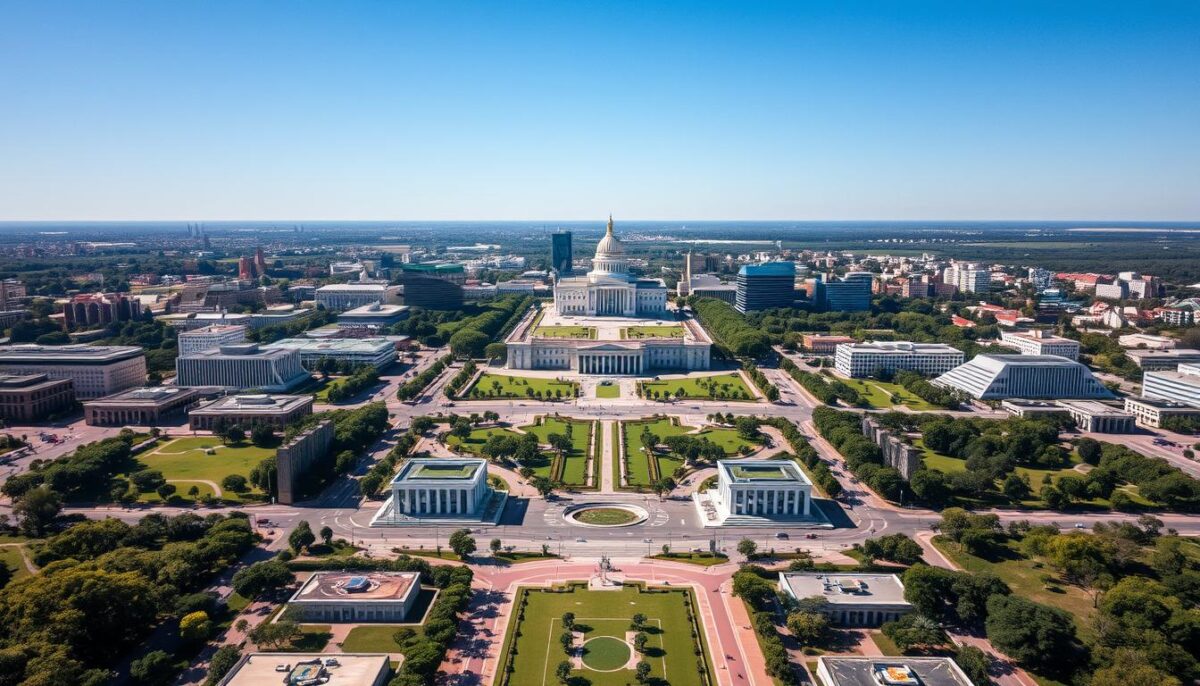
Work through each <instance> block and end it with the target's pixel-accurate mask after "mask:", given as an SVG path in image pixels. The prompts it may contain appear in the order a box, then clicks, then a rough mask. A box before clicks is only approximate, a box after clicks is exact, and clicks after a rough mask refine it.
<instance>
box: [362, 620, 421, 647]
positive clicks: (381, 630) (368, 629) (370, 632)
mask: <svg viewBox="0 0 1200 686" xmlns="http://www.w3.org/2000/svg"><path fill="white" fill-rule="evenodd" d="M403 628H405V627H404V626H401V625H396V624H371V625H362V626H356V627H354V628H353V629H351V630H350V633H348V634H346V638H345V639H344V640H343V641H342V652H344V653H401V654H403V653H404V651H405V650H406V649H407V646H404V645H401V644H399V643H396V639H395V638H394V636H395V635H396V632H397V631H400V630H401V629H403ZM409 628H412V629H416V635H417V636H420V635H421V630H420V629H419V628H417V627H409Z"/></svg>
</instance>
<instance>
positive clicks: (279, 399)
mask: <svg viewBox="0 0 1200 686" xmlns="http://www.w3.org/2000/svg"><path fill="white" fill-rule="evenodd" d="M312 409H313V397H312V396H311V395H268V394H266V393H251V394H243V395H227V396H224V397H222V398H217V399H216V400H211V401H209V402H207V403H204V404H202V405H199V406H197V407H196V408H195V409H193V410H191V411H190V412H188V423H189V425H190V427H191V429H192V430H193V431H211V430H212V429H214V428H216V427H220V426H241V427H247V428H248V427H252V426H257V425H262V426H269V427H272V428H275V429H282V428H284V427H286V426H287V425H288V424H291V423H292V422H295V421H297V420H299V419H301V418H302V417H307V416H308V415H310V414H312Z"/></svg>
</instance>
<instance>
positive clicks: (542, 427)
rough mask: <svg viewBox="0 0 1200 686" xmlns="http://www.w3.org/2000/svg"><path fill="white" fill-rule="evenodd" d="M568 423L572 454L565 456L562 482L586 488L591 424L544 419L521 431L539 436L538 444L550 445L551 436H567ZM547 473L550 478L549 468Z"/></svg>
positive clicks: (559, 419)
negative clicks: (568, 424)
mask: <svg viewBox="0 0 1200 686" xmlns="http://www.w3.org/2000/svg"><path fill="white" fill-rule="evenodd" d="M568 422H570V424H571V452H570V453H568V454H566V455H563V460H564V462H563V472H562V482H563V483H564V484H567V485H569V486H585V485H587V457H588V448H589V447H590V444H591V440H590V439H591V431H592V423H591V422H589V421H582V420H575V419H564V418H560V417H542V419H541V422H539V423H537V424H530V425H529V426H523V427H521V429H522V430H524V431H525V432H526V433H531V434H533V435H534V436H537V437H538V442H540V443H548V442H549V441H550V438H549V437H550V434H562V435H564V436H565V435H566V433H567V423H568ZM547 455H548V456H552V455H553V453H547ZM534 471H537V470H536V469H535V470H534ZM546 472H547V474H546V475H547V476H548V475H549V468H547V469H546Z"/></svg>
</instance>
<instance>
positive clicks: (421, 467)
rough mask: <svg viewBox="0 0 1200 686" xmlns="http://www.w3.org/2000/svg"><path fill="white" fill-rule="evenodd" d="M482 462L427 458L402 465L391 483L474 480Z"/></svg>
mask: <svg viewBox="0 0 1200 686" xmlns="http://www.w3.org/2000/svg"><path fill="white" fill-rule="evenodd" d="M483 465H484V461H483V460H475V459H445V458H428V459H413V460H409V461H408V462H406V463H404V466H403V467H402V468H401V469H400V473H399V474H397V475H396V477H395V478H394V479H392V482H393V483H398V482H401V481H404V482H413V481H442V482H445V481H467V480H470V479H473V478H475V475H476V474H477V473H478V472H479V470H480V468H482V467H483Z"/></svg>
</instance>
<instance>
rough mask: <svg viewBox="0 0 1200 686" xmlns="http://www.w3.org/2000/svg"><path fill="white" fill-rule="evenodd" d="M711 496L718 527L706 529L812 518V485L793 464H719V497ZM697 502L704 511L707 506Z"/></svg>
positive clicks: (721, 462) (731, 462) (757, 462)
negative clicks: (746, 521)
mask: <svg viewBox="0 0 1200 686" xmlns="http://www.w3.org/2000/svg"><path fill="white" fill-rule="evenodd" d="M709 495H710V498H711V503H712V506H713V507H714V508H715V509H716V513H715V514H716V517H717V523H716V524H709V523H707V522H706V525H717V524H724V525H731V524H737V523H741V521H742V520H743V519H745V518H764V519H785V520H786V519H793V520H794V519H801V518H805V517H809V516H811V515H812V513H811V511H810V508H811V503H812V482H811V481H809V480H808V477H807V476H805V474H804V472H803V471H802V470H801V469H800V468H799V467H798V466H796V464H795V463H794V462H792V461H790V460H718V461H717V488H716V493H715V494H713V493H711V492H710V494H709ZM698 502H700V505H701V507H702V508H703V507H704V502H703V501H698ZM704 516H705V519H707V518H708V515H707V513H706V514H705V515H704Z"/></svg>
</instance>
